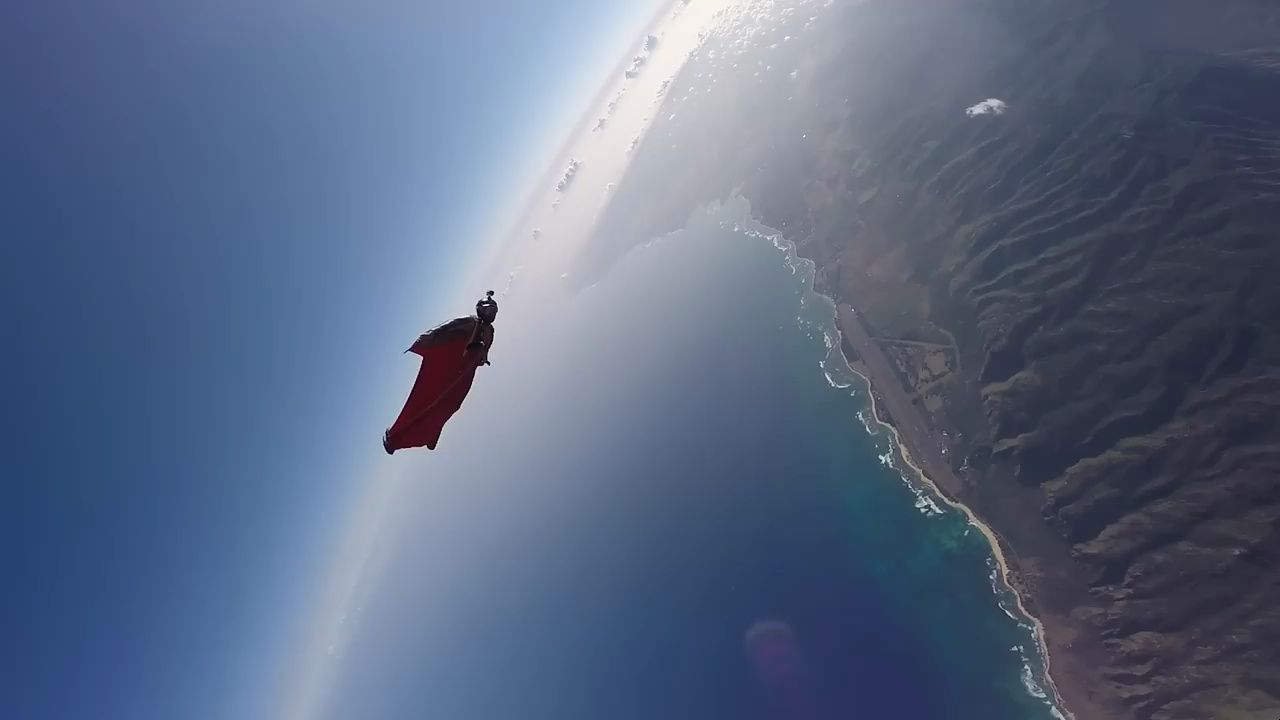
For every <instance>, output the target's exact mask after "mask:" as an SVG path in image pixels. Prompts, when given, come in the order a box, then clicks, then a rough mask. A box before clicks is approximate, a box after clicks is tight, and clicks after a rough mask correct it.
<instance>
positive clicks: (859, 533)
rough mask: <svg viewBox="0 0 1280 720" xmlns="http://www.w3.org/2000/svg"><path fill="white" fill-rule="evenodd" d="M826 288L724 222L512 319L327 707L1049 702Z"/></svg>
mask: <svg viewBox="0 0 1280 720" xmlns="http://www.w3.org/2000/svg"><path fill="white" fill-rule="evenodd" d="M805 294H806V288H805V286H804V282H803V279H802V278H801V277H799V276H797V275H795V274H793V273H792V272H790V271H789V270H788V269H787V267H786V266H785V265H784V262H783V256H782V254H781V253H780V252H779V251H778V250H777V249H776V248H774V247H773V246H772V245H771V244H770V243H769V242H768V241H766V240H764V239H762V238H758V237H757V238H752V237H747V236H745V235H744V234H742V233H738V232H734V231H733V230H732V229H724V228H718V227H716V226H715V224H714V223H705V222H704V223H701V224H700V225H699V227H697V228H696V229H691V230H689V231H686V232H683V233H678V234H676V235H675V236H673V237H671V238H668V239H665V240H663V241H661V242H658V243H656V244H654V245H651V246H649V247H647V248H645V249H643V250H640V251H638V252H636V253H634V254H633V255H632V256H631V257H629V258H628V259H627V260H626V261H625V262H623V263H622V264H621V265H620V266H619V267H617V268H615V269H614V270H613V271H612V272H611V273H610V275H609V276H608V277H607V278H605V280H603V281H602V282H601V283H599V284H598V285H596V286H595V287H592V288H590V289H589V290H587V291H585V292H584V293H582V294H581V295H580V296H578V297H576V298H575V299H574V300H573V301H572V303H571V304H570V305H569V306H568V307H567V308H566V309H565V310H564V311H563V312H562V313H560V314H559V315H558V316H557V319H556V320H555V321H549V322H548V324H547V327H546V329H545V333H544V334H542V336H541V338H540V341H539V342H538V343H537V344H536V345H528V344H526V345H521V344H519V343H517V344H515V345H508V346H507V347H505V348H504V347H503V346H502V345H501V339H499V341H498V343H497V344H495V350H494V363H495V366H494V368H491V369H489V370H492V371H493V373H492V375H489V376H482V377H481V378H480V380H479V381H478V382H483V383H485V385H484V389H483V391H481V392H480V395H479V397H478V398H477V402H476V406H474V407H468V408H466V412H467V413H468V417H467V418H466V419H465V420H463V421H461V422H460V424H459V426H458V427H456V428H453V427H451V428H450V430H451V431H452V432H453V433H454V434H453V437H454V441H455V445H462V444H464V440H465V439H467V438H474V437H477V436H478V434H479V433H480V432H481V431H482V430H483V433H484V435H485V437H486V438H487V442H486V444H485V446H484V448H483V449H480V448H479V446H478V445H476V444H474V443H469V442H468V443H465V444H466V445H467V448H466V450H465V452H464V451H461V450H459V451H457V452H454V454H453V455H448V454H443V455H439V456H433V457H432V458H430V459H429V460H428V461H426V462H424V464H423V466H422V467H423V469H422V470H421V474H422V478H421V480H420V481H419V482H420V483H421V488H422V489H421V490H420V491H419V493H418V495H416V496H414V497H412V498H410V499H407V500H406V501H405V508H404V509H403V511H404V515H403V517H402V518H401V522H402V523H403V525H404V529H403V530H402V531H401V533H400V534H399V535H398V536H397V537H396V539H395V542H394V551H393V552H392V554H391V556H390V558H389V560H388V561H387V564H386V570H385V574H384V575H383V576H381V578H380V579H379V580H378V586H377V588H376V589H375V590H374V591H373V593H372V595H371V596H370V598H369V599H368V601H367V602H366V603H365V604H364V606H363V607H362V610H361V618H362V619H361V624H360V627H359V630H358V633H357V635H356V637H355V639H354V641H353V643H352V645H351V647H350V648H349V651H348V652H347V655H346V658H345V661H344V665H343V680H342V682H341V683H340V684H339V686H338V688H337V690H336V693H335V695H334V698H333V700H334V703H333V706H332V712H331V716H332V717H335V718H339V717H365V718H449V719H450V720H473V719H474V720H481V719H486V720H488V719H495V720H496V719H499V718H503V719H505V718H537V719H543V718H545V719H546V720H553V719H554V720H566V719H572V718H582V719H583V720H586V719H588V718H590V719H592V720H596V719H602V718H609V719H617V720H623V719H630V718H635V719H636V720H641V719H644V720H652V719H655V718H669V719H672V720H676V719H685V718H688V719H690V720H692V719H694V718H699V719H707V720H710V719H712V718H717V719H718V718H741V719H754V718H760V719H762V720H763V719H765V718H974V719H982V720H992V719H996V718H1010V719H1015V718H1042V717H1048V716H1049V708H1048V707H1047V706H1046V705H1045V703H1044V702H1043V701H1042V700H1038V699H1036V698H1034V697H1033V696H1032V695H1031V694H1029V692H1028V689H1027V688H1026V687H1025V686H1024V683H1023V679H1022V676H1023V674H1024V672H1025V671H1024V662H1025V658H1024V656H1023V653H1022V652H1021V651H1020V650H1019V647H1030V646H1031V637H1030V634H1029V632H1028V631H1027V629H1026V628H1025V627H1022V626H1019V625H1018V624H1017V623H1015V622H1014V621H1013V620H1012V619H1011V618H1010V617H1008V616H1007V615H1006V614H1005V612H1004V611H1003V610H1001V608H1000V607H999V606H998V604H997V601H996V597H995V595H994V594H993V591H992V587H991V580H990V574H991V565H990V562H991V561H990V558H989V555H988V550H987V548H986V546H985V544H984V543H983V542H982V540H981V537H980V535H979V534H978V533H977V532H976V531H973V530H971V529H970V528H968V527H967V525H966V524H965V523H964V521H963V520H962V519H961V518H960V517H958V516H957V515H956V514H954V513H949V514H941V515H938V514H932V515H930V514H925V512H922V509H921V508H919V507H917V505H918V504H922V503H918V502H917V498H916V497H915V495H913V493H912V492H911V491H910V490H909V489H908V488H907V487H906V486H905V485H904V483H903V482H902V480H901V478H900V477H899V476H898V474H897V472H896V471H894V470H893V469H892V468H890V467H885V466H884V465H883V464H882V461H881V459H880V457H879V456H880V455H881V454H883V453H885V451H886V445H885V439H884V437H883V434H881V436H879V437H872V436H870V435H869V434H868V432H867V430H866V429H865V428H864V426H863V424H862V423H861V422H860V421H859V420H858V419H857V414H858V412H859V411H860V410H862V409H863V408H864V401H863V398H862V397H861V396H860V395H859V394H851V391H850V390H848V389H846V390H838V389H835V388H833V387H832V386H831V385H830V384H829V383H828V381H827V380H826V378H825V377H824V373H823V371H822V370H821V368H820V367H819V364H820V362H821V361H822V360H823V358H824V357H825V356H826V355H827V348H826V345H825V344H824V341H823V336H822V333H823V329H824V326H829V324H830V317H829V315H830V311H829V308H826V307H823V305H822V304H821V303H816V302H813V301H812V300H810V302H808V303H807V304H802V300H803V298H804V297H805ZM499 332H501V330H499ZM513 365H518V366H519V367H520V368H521V370H522V371H521V372H518V373H517V372H515V370H514V369H509V370H508V371H507V372H502V371H501V368H503V367H504V366H506V367H508V368H512V366H513ZM481 414H483V415H484V417H483V418H480V417H479V415H481ZM481 429H482V430H481ZM448 439H449V438H448V437H446V440H448ZM753 627H756V628H757V630H756V631H755V633H754V634H753V635H752V639H751V642H748V634H749V632H750V631H751V628H753ZM1033 660H1034V659H1033Z"/></svg>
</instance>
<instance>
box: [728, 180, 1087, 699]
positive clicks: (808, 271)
mask: <svg viewBox="0 0 1280 720" xmlns="http://www.w3.org/2000/svg"><path fill="white" fill-rule="evenodd" d="M737 203H741V205H742V206H745V207H740V208H738V209H739V210H740V211H741V212H742V213H743V214H744V215H745V218H746V219H745V220H744V221H736V222H733V223H732V225H733V226H734V228H735V229H737V230H739V231H741V232H744V233H746V234H748V235H752V236H755V237H760V238H763V239H766V240H769V241H770V242H772V243H773V245H774V247H776V248H777V249H778V250H779V251H781V252H782V253H783V256H784V259H785V262H786V264H787V265H788V267H789V268H790V269H791V271H792V273H793V274H797V273H799V272H802V271H803V273H804V275H802V280H803V283H804V285H805V290H806V292H807V293H808V294H810V295H813V296H815V297H817V298H820V299H821V300H823V301H825V302H826V303H829V304H830V305H831V310H832V324H833V325H834V328H835V332H836V334H837V336H838V337H837V338H836V339H835V344H834V347H833V346H832V343H831V342H828V343H827V345H828V348H829V350H833V351H834V352H835V353H838V357H839V358H841V359H842V360H843V361H844V364H845V367H846V368H847V369H848V370H849V372H851V373H853V374H854V375H856V376H858V377H859V378H861V379H862V381H863V383H865V386H866V390H867V395H868V397H869V398H870V403H869V404H870V409H871V421H872V422H874V423H876V424H877V425H879V426H881V427H883V428H885V430H886V431H887V433H888V436H889V438H890V440H889V442H890V449H891V451H896V452H897V455H898V456H899V457H901V458H902V461H903V463H904V464H905V465H906V466H907V467H909V468H911V472H912V473H914V475H915V477H916V478H918V479H919V480H920V483H921V484H922V485H924V486H925V488H926V490H927V491H928V492H929V493H930V494H931V495H933V496H934V497H936V498H938V499H940V500H941V501H942V502H943V503H944V504H946V505H948V506H949V507H951V508H953V509H955V510H958V511H959V512H960V513H962V514H963V515H964V517H965V520H966V522H967V523H968V524H969V525H970V526H971V527H974V528H976V529H977V530H978V532H980V533H982V536H983V537H984V538H985V539H986V541H987V545H988V546H989V547H990V549H991V557H992V559H993V560H994V561H995V563H996V566H997V568H998V569H999V576H1000V582H1001V584H1002V585H1003V588H1004V590H1005V591H1007V593H1008V594H1009V596H1010V597H1012V598H1013V601H1014V606H1015V608H1016V609H1017V612H1018V615H1020V616H1021V619H1018V618H1014V621H1015V622H1018V623H1024V622H1025V624H1026V625H1027V626H1029V627H1030V628H1031V634H1032V637H1033V639H1034V640H1035V643H1036V648H1037V651H1038V654H1039V656H1040V662H1041V665H1042V668H1041V672H1040V673H1038V674H1039V675H1040V676H1041V677H1040V680H1041V681H1042V682H1043V685H1044V687H1042V688H1041V690H1042V691H1044V690H1046V689H1047V695H1048V697H1045V698H1038V699H1043V700H1045V701H1046V702H1047V704H1048V705H1049V707H1050V711H1051V712H1052V714H1054V715H1055V716H1056V717H1059V718H1063V720H1076V717H1075V714H1074V713H1072V712H1071V710H1070V709H1069V708H1068V707H1067V705H1066V703H1065V702H1064V701H1063V698H1062V694H1061V693H1060V692H1059V690H1058V685H1057V683H1056V682H1055V681H1054V679H1053V673H1052V662H1051V655H1050V652H1049V645H1048V641H1047V639H1046V635H1045V632H1046V631H1045V626H1044V623H1043V622H1042V621H1041V620H1040V618H1039V617H1037V616H1036V615H1034V614H1033V613H1032V612H1031V611H1029V610H1028V609H1027V601H1026V599H1025V598H1024V597H1023V596H1022V593H1021V592H1019V590H1018V588H1017V587H1016V586H1015V585H1014V582H1013V580H1012V579H1011V576H1012V575H1013V574H1014V570H1013V568H1012V566H1011V565H1010V563H1009V560H1008V557H1007V556H1006V554H1005V549H1004V545H1003V544H1002V541H1001V540H1000V536H999V534H998V533H997V532H996V531H995V530H994V529H993V528H992V527H991V526H990V525H988V524H987V523H986V522H984V521H983V520H982V519H981V518H979V517H978V515H977V514H976V513H975V512H974V511H973V510H972V509H971V508H970V507H969V506H968V505H966V504H964V503H963V502H961V501H960V500H958V499H953V498H951V497H948V496H947V494H946V493H944V492H942V490H941V488H939V487H938V485H937V483H935V482H934V481H933V479H932V478H930V477H929V476H928V475H927V474H926V473H925V472H924V470H923V469H922V468H921V467H920V466H919V465H918V464H917V463H916V462H915V459H914V458H913V457H912V455H911V451H910V449H909V448H908V447H907V443H906V442H905V441H904V440H903V438H902V435H901V433H899V432H898V428H897V427H895V426H894V425H893V424H892V423H890V422H887V421H885V420H884V419H883V418H882V417H881V416H880V411H879V407H878V405H877V403H876V393H875V385H874V383H873V382H872V381H871V378H869V377H867V375H864V374H863V373H861V372H858V370H857V369H856V368H854V366H853V363H851V362H850V361H849V358H848V357H847V356H845V354H844V349H843V347H842V340H843V338H844V331H843V330H842V329H841V327H840V319H839V313H838V312H837V309H838V305H837V303H836V301H835V300H834V299H833V298H831V297H828V296H827V295H824V294H822V293H820V292H818V291H817V289H816V288H815V287H814V278H815V276H816V269H817V266H816V265H815V263H814V262H813V261H812V260H810V259H808V258H805V257H801V256H800V255H799V254H798V253H797V252H796V245H795V243H794V242H793V241H791V240H788V239H786V237H785V236H784V235H783V234H782V233H781V232H779V231H777V230H775V229H774V228H770V227H768V226H767V225H764V224H763V223H761V222H760V221H759V220H758V219H756V218H755V217H754V215H752V213H751V208H750V203H749V202H748V201H747V200H746V198H743V197H742V196H741V195H740V194H738V193H737V192H735V193H733V194H732V195H731V196H730V200H729V201H728V202H726V203H724V204H722V205H721V206H720V208H721V209H730V208H731V206H732V205H733V204H737ZM744 226H746V227H744ZM751 226H754V227H751ZM830 356H831V353H830V352H829V353H828V355H827V357H828V358H829V357H830ZM823 362H824V364H825V362H826V360H825V359H824V361H823ZM824 371H825V372H826V373H827V379H828V381H829V382H830V381H831V376H830V370H829V369H827V368H825V367H824ZM832 386H833V387H839V386H838V385H836V384H835V383H832ZM859 415H861V413H859ZM861 419H862V420H863V421H864V425H869V424H868V423H866V418H865V417H862V418H861ZM900 472H901V471H900ZM903 480H904V482H906V483H907V484H908V486H910V480H909V479H908V478H906V477H905V474H904V477H903ZM996 602H997V603H1000V597H999V595H997V597H996ZM1028 669H1029V668H1028ZM1025 684H1026V683H1025V681H1024V685H1025ZM1037 685H1038V684H1037ZM1027 691H1028V693H1029V694H1031V695H1032V696H1033V697H1037V694H1036V693H1035V692H1033V691H1032V690H1031V688H1030V687H1027Z"/></svg>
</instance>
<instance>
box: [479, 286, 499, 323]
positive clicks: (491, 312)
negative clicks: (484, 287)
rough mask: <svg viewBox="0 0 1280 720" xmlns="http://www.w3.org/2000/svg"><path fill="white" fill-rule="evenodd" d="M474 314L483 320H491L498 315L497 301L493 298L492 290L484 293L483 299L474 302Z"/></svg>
mask: <svg viewBox="0 0 1280 720" xmlns="http://www.w3.org/2000/svg"><path fill="white" fill-rule="evenodd" d="M476 316H477V317H479V318H480V319H481V320H484V321H485V322H493V319H494V318H496V317H498V303H497V302H496V301H495V300H494V299H493V291H492V290H490V291H489V292H486V293H485V294H484V299H483V300H481V301H480V302H478V303H476Z"/></svg>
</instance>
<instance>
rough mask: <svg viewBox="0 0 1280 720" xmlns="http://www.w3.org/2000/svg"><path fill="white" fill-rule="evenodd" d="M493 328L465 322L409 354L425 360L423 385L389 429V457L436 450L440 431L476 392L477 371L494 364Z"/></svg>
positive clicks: (425, 338) (385, 440) (453, 323)
mask: <svg viewBox="0 0 1280 720" xmlns="http://www.w3.org/2000/svg"><path fill="white" fill-rule="evenodd" d="M492 344H493V325H492V324H490V323H486V322H481V321H480V319H479V318H478V317H474V316H473V317H463V318H458V319H456V320H450V321H449V322H447V323H445V324H443V325H441V326H439V327H437V328H435V329H432V330H428V331H427V332H425V333H423V334H422V335H420V336H419V337H418V340H417V342H415V343H414V344H413V347H411V348H409V349H408V350H406V351H405V352H411V353H416V354H418V355H421V356H422V366H421V367H419V368H418V379H417V380H415V381H414V383H413V390H411V391H409V398H408V399H407V400H405V403H404V409H402V410H401V411H400V417H398V418H396V421H395V422H394V423H393V424H392V425H391V427H390V428H387V432H386V434H384V435H383V437H382V447H383V448H384V449H386V451H387V454H388V455H390V454H391V453H393V452H395V451H396V450H400V449H403V448H411V447H423V446H424V445H425V446H426V447H427V448H428V449H430V450H434V449H435V448H436V443H437V442H438V441H439V440H440V431H441V430H443V429H444V424H445V423H446V422H448V421H449V418H451V417H453V414H454V413H455V412H457V411H458V408H460V407H462V401H463V400H465V399H466V397H467V393H468V392H470V391H471V382H472V381H473V380H474V379H475V376H476V368H478V367H480V366H481V365H484V364H487V363H488V358H489V347H490V346H491V345H492Z"/></svg>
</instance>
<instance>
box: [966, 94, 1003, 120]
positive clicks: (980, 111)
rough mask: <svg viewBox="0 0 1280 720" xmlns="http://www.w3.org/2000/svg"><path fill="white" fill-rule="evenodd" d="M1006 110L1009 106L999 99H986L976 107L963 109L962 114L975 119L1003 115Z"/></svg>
mask: <svg viewBox="0 0 1280 720" xmlns="http://www.w3.org/2000/svg"><path fill="white" fill-rule="evenodd" d="M1008 108H1009V106H1008V105H1006V104H1005V102H1004V101H1003V100H1000V99H999V98H987V99H986V100H983V101H982V102H980V103H978V104H977V105H974V106H972V107H968V108H965V111H964V114H965V115H968V116H969V117H977V116H979V115H1003V114H1004V111H1005V110H1007V109H1008Z"/></svg>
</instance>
